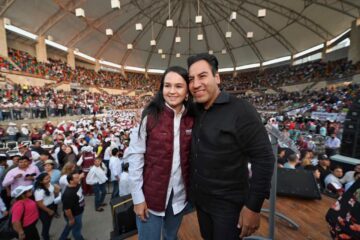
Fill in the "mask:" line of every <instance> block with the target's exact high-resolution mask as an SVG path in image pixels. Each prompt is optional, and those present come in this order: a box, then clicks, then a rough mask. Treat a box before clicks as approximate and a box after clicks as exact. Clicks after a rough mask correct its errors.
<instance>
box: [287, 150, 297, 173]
mask: <svg viewBox="0 0 360 240" xmlns="http://www.w3.org/2000/svg"><path fill="white" fill-rule="evenodd" d="M287 160H288V161H287V162H286V163H285V164H284V168H288V169H295V168H296V165H297V164H298V161H299V158H298V156H297V155H296V154H295V153H294V154H291V155H289V157H288V159H287Z"/></svg>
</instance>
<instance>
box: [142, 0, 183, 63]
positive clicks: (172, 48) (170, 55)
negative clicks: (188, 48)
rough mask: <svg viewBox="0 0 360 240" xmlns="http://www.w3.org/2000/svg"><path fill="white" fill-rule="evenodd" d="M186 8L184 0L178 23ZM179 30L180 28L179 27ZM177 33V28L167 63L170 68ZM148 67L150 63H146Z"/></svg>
mask: <svg viewBox="0 0 360 240" xmlns="http://www.w3.org/2000/svg"><path fill="white" fill-rule="evenodd" d="M184 9H185V3H184V2H183V3H182V4H181V9H180V12H179V17H178V19H177V23H178V24H179V23H180V20H181V17H182V13H183V12H184ZM177 30H178V29H177ZM176 35H177V31H176V30H175V32H174V36H173V38H172V42H171V47H170V54H169V61H168V64H167V68H169V66H170V62H171V59H172V56H173V54H172V52H173V50H174V45H175V38H176ZM147 67H148V64H146V65H145V68H146V69H147Z"/></svg>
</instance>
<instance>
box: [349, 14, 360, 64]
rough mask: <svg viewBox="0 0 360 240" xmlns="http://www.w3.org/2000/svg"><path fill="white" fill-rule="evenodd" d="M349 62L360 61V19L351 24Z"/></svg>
mask: <svg viewBox="0 0 360 240" xmlns="http://www.w3.org/2000/svg"><path fill="white" fill-rule="evenodd" d="M348 60H351V61H352V62H353V63H357V62H358V61H360V18H359V19H357V20H354V21H353V22H352V24H351V32H350V47H349V53H348Z"/></svg>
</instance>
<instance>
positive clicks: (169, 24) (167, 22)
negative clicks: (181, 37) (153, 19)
mask: <svg viewBox="0 0 360 240" xmlns="http://www.w3.org/2000/svg"><path fill="white" fill-rule="evenodd" d="M173 26H174V21H173V20H172V19H168V20H166V27H173Z"/></svg>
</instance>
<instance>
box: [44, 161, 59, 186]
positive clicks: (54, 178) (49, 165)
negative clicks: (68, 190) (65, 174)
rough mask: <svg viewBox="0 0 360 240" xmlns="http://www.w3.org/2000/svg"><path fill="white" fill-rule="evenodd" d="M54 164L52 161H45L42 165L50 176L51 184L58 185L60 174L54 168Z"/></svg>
mask: <svg viewBox="0 0 360 240" xmlns="http://www.w3.org/2000/svg"><path fill="white" fill-rule="evenodd" d="M54 166H55V162H54V161H53V160H46V161H45V163H44V170H45V172H46V173H47V174H49V176H50V179H51V180H50V182H51V184H59V180H60V177H61V172H60V170H58V169H55V168H54Z"/></svg>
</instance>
